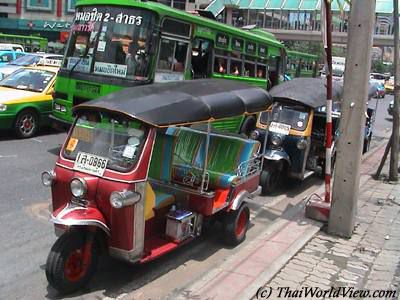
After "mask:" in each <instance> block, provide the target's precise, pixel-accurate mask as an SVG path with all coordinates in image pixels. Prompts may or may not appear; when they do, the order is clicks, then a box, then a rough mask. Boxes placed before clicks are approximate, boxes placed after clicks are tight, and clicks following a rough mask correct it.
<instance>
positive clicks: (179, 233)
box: [166, 209, 196, 243]
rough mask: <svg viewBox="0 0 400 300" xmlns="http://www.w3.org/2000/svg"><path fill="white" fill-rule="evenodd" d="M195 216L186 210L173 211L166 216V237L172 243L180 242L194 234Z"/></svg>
mask: <svg viewBox="0 0 400 300" xmlns="http://www.w3.org/2000/svg"><path fill="white" fill-rule="evenodd" d="M195 219H196V215H195V214H194V213H192V212H191V211H187V210H183V209H180V210H174V211H170V212H169V213H168V214H167V228H166V235H167V237H168V238H170V239H171V240H172V241H174V242H178V243H179V242H181V241H183V240H185V239H186V238H188V237H190V236H191V235H193V233H194V229H195V226H194V225H195Z"/></svg>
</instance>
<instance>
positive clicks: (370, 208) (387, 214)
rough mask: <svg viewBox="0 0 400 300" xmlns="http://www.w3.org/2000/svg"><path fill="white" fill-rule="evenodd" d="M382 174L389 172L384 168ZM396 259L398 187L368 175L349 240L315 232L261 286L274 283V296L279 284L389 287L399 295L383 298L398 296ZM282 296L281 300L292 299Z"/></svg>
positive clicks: (399, 255)
mask: <svg viewBox="0 0 400 300" xmlns="http://www.w3.org/2000/svg"><path fill="white" fill-rule="evenodd" d="M383 173H386V174H387V170H384V171H383ZM399 263H400V185H399V184H391V183H388V182H384V181H375V180H373V179H369V180H368V181H367V182H366V183H365V184H364V185H363V186H362V189H361V194H360V197H359V205H358V217H357V221H356V227H355V232H354V234H353V236H352V238H351V239H342V238H338V237H333V236H329V235H327V234H326V233H324V232H319V233H318V234H317V235H316V236H315V237H314V238H313V239H312V240H311V241H310V242H309V243H307V245H306V246H305V247H304V248H303V249H302V251H300V252H299V253H298V254H297V255H296V256H295V257H294V258H293V259H291V260H290V261H289V262H288V263H287V264H286V266H285V267H284V268H283V269H282V270H281V271H280V272H279V273H278V274H277V275H276V276H275V277H274V278H273V279H272V280H271V281H270V282H268V283H267V284H266V285H265V288H267V287H268V289H269V288H270V287H272V289H273V293H275V294H272V295H275V297H277V296H278V289H277V288H278V287H282V286H286V287H290V288H293V289H298V290H301V288H303V287H319V288H321V289H329V288H330V287H354V288H355V289H369V290H387V289H390V290H395V291H397V296H396V297H388V298H385V297H381V299H399V298H398V295H399V291H400V264H399ZM281 295H282V296H283V295H284V293H283V292H282V293H281ZM286 295H287V297H281V299H291V297H290V295H289V294H286ZM303 295H304V294H303ZM292 296H293V295H292ZM275 297H272V298H271V299H275ZM255 298H257V297H255ZM259 298H261V297H260V295H259ZM301 299H307V298H306V297H303V298H301ZM309 299H311V298H309ZM314 299H316V298H314ZM326 299H328V298H326ZM336 299H337V298H336ZM340 299H344V298H340Z"/></svg>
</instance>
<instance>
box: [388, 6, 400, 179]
mask: <svg viewBox="0 0 400 300" xmlns="http://www.w3.org/2000/svg"><path fill="white" fill-rule="evenodd" d="M393 19H394V22H393V25H394V70H395V71H394V105H393V130H392V145H391V146H392V148H391V150H390V165H389V180H391V181H397V180H398V167H399V125H400V124H399V100H400V65H399V63H400V61H399V1H398V0H393Z"/></svg>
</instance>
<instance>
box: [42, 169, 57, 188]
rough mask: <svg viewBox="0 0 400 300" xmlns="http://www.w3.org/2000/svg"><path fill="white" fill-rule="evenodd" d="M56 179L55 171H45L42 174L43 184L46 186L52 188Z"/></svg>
mask: <svg viewBox="0 0 400 300" xmlns="http://www.w3.org/2000/svg"><path fill="white" fill-rule="evenodd" d="M55 178H56V172H54V171H53V170H51V171H44V172H43V173H42V183H43V185H44V186H51V185H52V184H53V181H54V179H55Z"/></svg>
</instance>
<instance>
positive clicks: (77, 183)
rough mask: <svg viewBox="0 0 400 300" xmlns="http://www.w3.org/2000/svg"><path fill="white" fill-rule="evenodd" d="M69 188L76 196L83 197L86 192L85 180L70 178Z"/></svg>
mask: <svg viewBox="0 0 400 300" xmlns="http://www.w3.org/2000/svg"><path fill="white" fill-rule="evenodd" d="M69 186H70V188H71V193H72V195H73V196H74V197H76V198H83V197H85V195H86V192H87V184H86V181H85V180H84V179H82V178H74V179H72V180H71V183H70V184H69Z"/></svg>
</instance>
